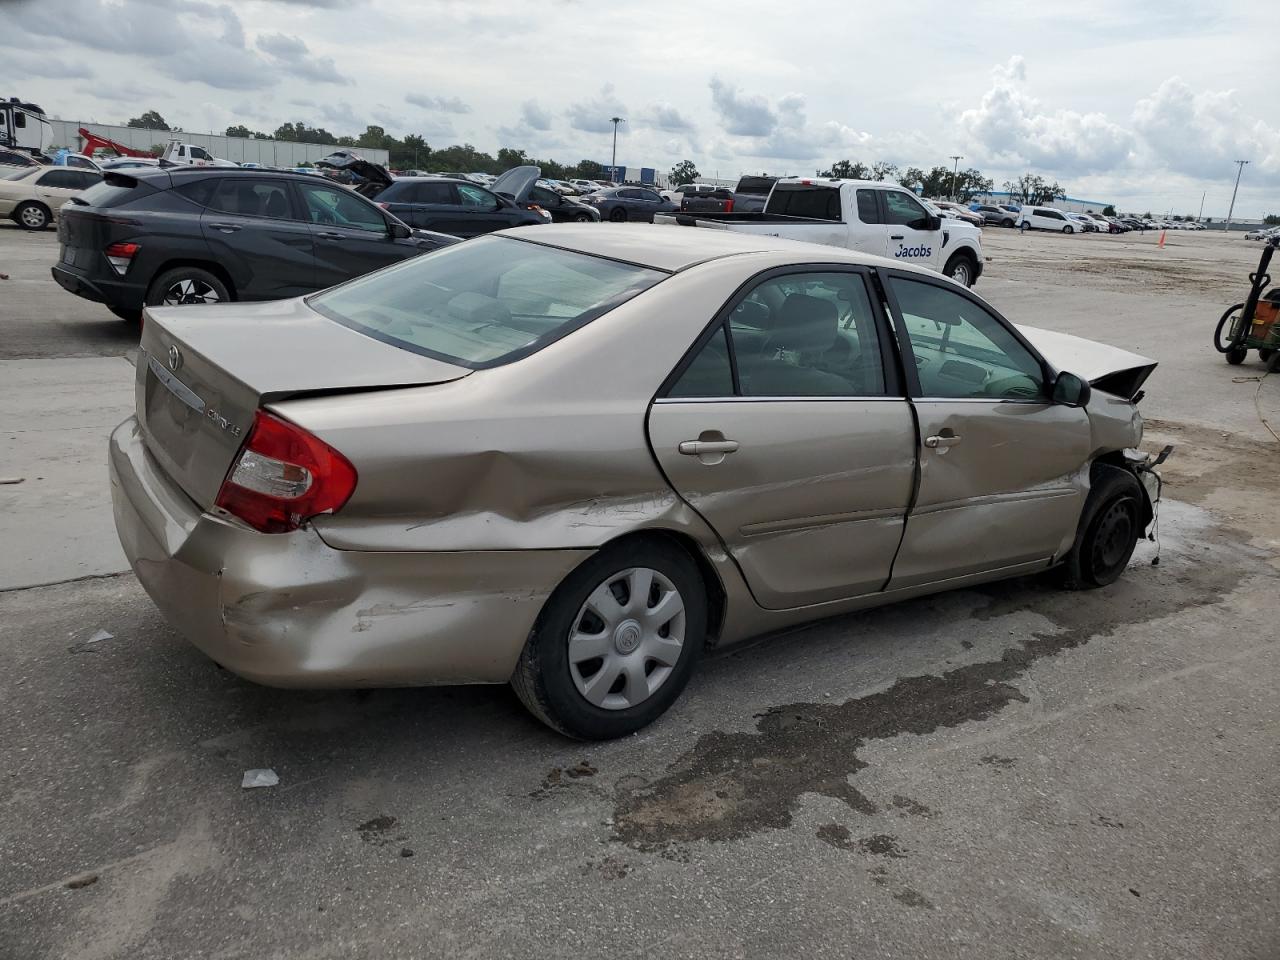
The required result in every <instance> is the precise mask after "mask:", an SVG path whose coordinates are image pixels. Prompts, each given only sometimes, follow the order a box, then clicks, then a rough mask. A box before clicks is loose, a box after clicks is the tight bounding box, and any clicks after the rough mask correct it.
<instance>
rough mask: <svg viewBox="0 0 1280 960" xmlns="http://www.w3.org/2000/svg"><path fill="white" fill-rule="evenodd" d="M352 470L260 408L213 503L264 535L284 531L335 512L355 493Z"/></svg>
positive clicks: (335, 455) (344, 461)
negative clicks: (321, 515)
mask: <svg viewBox="0 0 1280 960" xmlns="http://www.w3.org/2000/svg"><path fill="white" fill-rule="evenodd" d="M356 479H357V477H356V468H355V467H353V466H352V465H351V461H350V460H348V459H347V458H346V457H344V456H343V455H342V454H340V453H339V452H338V451H337V450H335V449H333V447H331V446H329V445H328V444H327V443H325V442H324V441H323V440H320V439H319V438H317V437H314V436H312V435H311V434H310V433H308V432H307V431H305V430H303V429H302V428H301V427H299V426H298V425H297V424H295V423H290V422H289V421H288V420H283V419H281V418H279V417H276V416H274V415H272V414H270V413H266V412H264V411H262V410H259V411H258V412H257V414H255V416H254V419H253V428H252V429H251V430H250V431H249V438H248V439H247V440H246V441H245V443H244V446H243V447H242V448H241V450H240V453H239V455H238V456H237V457H236V459H235V462H234V463H232V465H231V470H230V472H229V473H228V474H227V478H226V480H224V481H223V482H222V489H220V490H219V491H218V499H217V501H216V503H217V505H218V506H219V507H221V508H222V509H223V510H226V511H227V512H228V513H230V514H231V515H232V516H235V517H239V518H240V519H241V520H243V521H244V522H245V523H247V524H249V526H251V527H253V528H254V529H255V530H261V531H262V532H263V533H288V532H289V531H290V530H296V529H298V528H299V527H300V526H302V524H303V523H305V522H306V521H307V520H308V519H310V518H311V517H315V516H319V515H320V514H324V513H335V512H336V511H338V510H340V509H341V508H342V505H343V504H345V503H346V502H347V501H348V500H349V499H351V494H353V493H354V492H355V489H356Z"/></svg>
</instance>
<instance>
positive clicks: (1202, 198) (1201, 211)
mask: <svg viewBox="0 0 1280 960" xmlns="http://www.w3.org/2000/svg"><path fill="white" fill-rule="evenodd" d="M1208 192H1209V191H1208V190H1206V191H1204V193H1202V194H1200V213H1199V214H1198V215H1197V216H1196V223H1199V222H1200V221H1201V220H1203V219H1204V197H1205V194H1206V193H1208Z"/></svg>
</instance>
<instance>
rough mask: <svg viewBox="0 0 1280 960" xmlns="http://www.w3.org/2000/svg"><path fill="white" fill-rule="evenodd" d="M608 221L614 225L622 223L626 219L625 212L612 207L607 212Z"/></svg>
mask: <svg viewBox="0 0 1280 960" xmlns="http://www.w3.org/2000/svg"><path fill="white" fill-rule="evenodd" d="M609 219H610V220H612V221H613V222H614V223H622V222H623V221H625V220H626V219H627V211H625V210H623V209H622V208H621V207H614V208H613V209H612V210H610V211H609Z"/></svg>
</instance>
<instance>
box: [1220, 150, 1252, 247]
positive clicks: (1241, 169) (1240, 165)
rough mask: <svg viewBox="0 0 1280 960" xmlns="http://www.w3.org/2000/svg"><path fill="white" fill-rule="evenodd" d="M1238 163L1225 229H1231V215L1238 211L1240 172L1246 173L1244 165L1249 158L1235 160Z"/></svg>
mask: <svg viewBox="0 0 1280 960" xmlns="http://www.w3.org/2000/svg"><path fill="white" fill-rule="evenodd" d="M1233 162H1234V163H1235V164H1236V185H1235V189H1233V190H1232V191H1231V206H1229V207H1228V208H1227V222H1226V223H1224V224H1223V225H1222V229H1223V230H1230V229H1231V215H1232V214H1233V213H1235V212H1236V190H1239V189H1240V174H1242V173H1244V165H1245V164H1246V163H1248V162H1249V161H1248V160H1236V161H1233Z"/></svg>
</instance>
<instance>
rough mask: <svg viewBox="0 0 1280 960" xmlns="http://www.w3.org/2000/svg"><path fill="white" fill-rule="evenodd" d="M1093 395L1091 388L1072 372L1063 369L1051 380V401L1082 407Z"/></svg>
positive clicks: (1067, 405) (1066, 405)
mask: <svg viewBox="0 0 1280 960" xmlns="http://www.w3.org/2000/svg"><path fill="white" fill-rule="evenodd" d="M1091 396H1093V388H1092V387H1091V386H1089V384H1088V383H1087V382H1086V381H1084V380H1082V379H1080V378H1079V377H1077V376H1076V375H1075V374H1074V373H1068V372H1067V371H1065V370H1063V371H1062V372H1061V373H1060V374H1058V377H1057V379H1056V380H1054V381H1053V402H1054V403H1060V404H1062V405H1063V406H1065V407H1083V406H1087V405H1088V403H1089V398H1090V397H1091Z"/></svg>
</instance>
